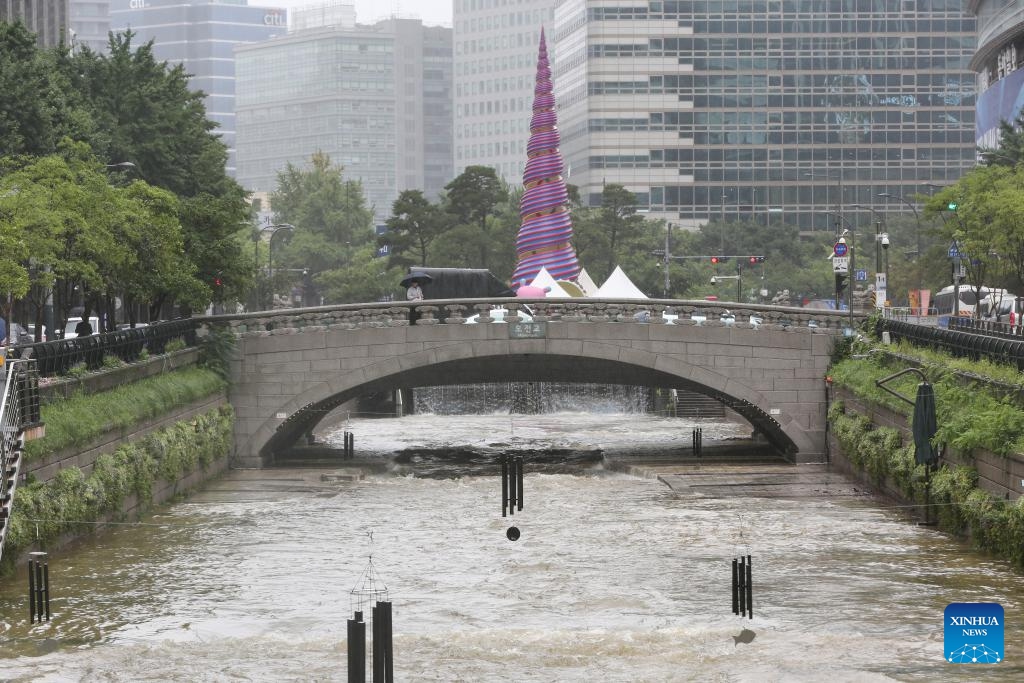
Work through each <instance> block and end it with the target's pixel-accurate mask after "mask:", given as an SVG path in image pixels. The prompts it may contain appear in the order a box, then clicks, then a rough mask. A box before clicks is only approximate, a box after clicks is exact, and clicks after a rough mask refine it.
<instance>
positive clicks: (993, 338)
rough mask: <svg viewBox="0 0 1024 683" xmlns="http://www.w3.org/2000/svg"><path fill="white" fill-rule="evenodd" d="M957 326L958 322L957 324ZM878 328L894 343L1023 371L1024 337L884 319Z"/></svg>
mask: <svg viewBox="0 0 1024 683" xmlns="http://www.w3.org/2000/svg"><path fill="white" fill-rule="evenodd" d="M966 322H971V321H969V320H968V321H966ZM959 324H960V321H957V323H956V325H957V326H958V325H959ZM881 329H882V330H886V331H888V332H889V335H890V336H891V337H892V338H893V341H896V340H899V339H906V340H907V341H909V342H911V343H912V344H914V345H916V346H925V347H930V348H934V349H941V350H943V351H946V352H948V353H950V354H952V355H954V356H959V357H961V358H970V359H971V360H979V359H981V358H987V359H988V360H992V361H995V362H997V363H1005V364H1007V365H1013V366H1015V367H1016V368H1017V370H1019V371H1024V337H1019V336H1017V337H1002V336H997V335H992V334H987V333H985V332H984V331H982V330H978V329H960V328H959V327H953V324H951V327H950V328H942V327H928V326H924V325H915V324H913V323H909V322H903V321H900V320H883V321H881Z"/></svg>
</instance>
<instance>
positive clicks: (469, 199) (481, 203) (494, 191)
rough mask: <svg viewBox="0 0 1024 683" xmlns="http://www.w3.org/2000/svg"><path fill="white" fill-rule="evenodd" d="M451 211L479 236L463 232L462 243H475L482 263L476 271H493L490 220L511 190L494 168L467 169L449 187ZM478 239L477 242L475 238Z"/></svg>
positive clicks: (448, 195)
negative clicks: (485, 269) (488, 269)
mask: <svg viewBox="0 0 1024 683" xmlns="http://www.w3.org/2000/svg"><path fill="white" fill-rule="evenodd" d="M444 189H445V190H447V195H446V200H447V210H448V212H449V213H450V214H451V215H452V216H454V217H455V218H456V220H457V221H458V222H459V224H461V225H462V226H475V227H476V230H477V234H476V235H475V236H474V235H472V233H471V232H470V231H466V230H461V231H459V233H460V234H459V237H460V239H459V243H460V244H468V243H472V244H474V245H475V247H476V252H477V254H476V256H477V258H478V259H479V260H478V261H477V262H476V263H475V264H467V265H471V266H472V267H476V268H488V267H490V253H491V249H490V247H491V244H492V242H491V235H490V234H489V230H488V218H490V217H491V216H492V215H493V212H494V211H495V209H496V208H497V207H498V205H499V204H500V203H502V202H504V201H506V200H507V199H508V187H507V186H506V185H505V183H504V182H503V181H502V180H501V179H500V178H498V174H497V173H496V172H495V171H494V169H493V168H491V167H490V166H467V167H466V170H464V171H463V172H462V173H461V174H459V176H458V177H457V178H455V179H454V180H452V181H451V182H450V183H448V184H447V185H445V188H444ZM474 237H475V238H474Z"/></svg>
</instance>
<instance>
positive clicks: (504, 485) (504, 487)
mask: <svg viewBox="0 0 1024 683" xmlns="http://www.w3.org/2000/svg"><path fill="white" fill-rule="evenodd" d="M507 515H508V459H507V458H506V457H505V456H504V455H503V456H501V516H502V517H506V516H507Z"/></svg>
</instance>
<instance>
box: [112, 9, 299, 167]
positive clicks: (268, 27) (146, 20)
mask: <svg viewBox="0 0 1024 683" xmlns="http://www.w3.org/2000/svg"><path fill="white" fill-rule="evenodd" d="M110 25H111V29H112V30H113V31H115V32H119V33H120V32H123V31H125V29H128V28H130V29H131V30H132V31H133V32H135V33H136V34H137V35H136V37H135V38H133V39H132V44H133V45H142V44H144V43H146V42H148V41H150V40H152V41H153V54H154V56H155V57H156V58H157V59H158V60H166V61H168V62H170V63H171V64H179V63H180V64H183V65H184V67H185V71H186V72H187V73H189V74H190V75H191V78H190V79H189V87H191V88H192V89H193V90H201V91H203V92H204V93H205V94H206V99H205V104H206V115H207V118H209V119H210V120H211V121H216V122H217V123H218V124H219V125H220V127H219V128H218V129H217V132H218V133H219V134H220V135H221V137H222V139H223V141H224V143H225V144H226V145H227V147H228V164H227V171H228V173H229V174H231V175H235V55H234V47H235V46H236V45H244V44H246V43H253V42H257V41H262V40H268V39H270V38H272V37H274V36H276V35H283V34H284V33H285V32H286V31H287V27H288V14H287V12H286V11H285V10H283V9H275V8H270V7H250V6H249V5H248V4H246V0H190V1H187V2H186V1H184V0H111V11H110Z"/></svg>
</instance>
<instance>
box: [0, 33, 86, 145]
mask: <svg viewBox="0 0 1024 683" xmlns="http://www.w3.org/2000/svg"><path fill="white" fill-rule="evenodd" d="M65 63H66V53H63V52H61V51H60V50H56V49H55V50H45V51H41V50H38V49H37V48H36V38H35V35H33V34H32V33H31V32H29V31H28V29H26V28H25V26H24V25H23V24H22V23H20V22H16V23H13V24H7V23H0V93H3V103H2V104H0V151H2V153H3V154H4V155H7V156H17V155H22V154H27V155H32V156H45V155H47V154H53V153H54V152H56V151H57V145H58V143H59V141H60V140H61V138H63V137H64V136H66V135H71V136H73V137H76V138H79V139H80V138H83V137H85V136H86V135H87V133H88V132H89V131H91V129H92V121H91V119H90V118H89V116H88V115H87V113H86V112H85V111H84V110H83V109H79V108H77V105H76V102H77V92H76V91H75V90H74V88H73V87H71V84H70V83H69V82H68V80H67V79H66V77H65V73H66V71H65V69H64V68H63V67H64V64H65Z"/></svg>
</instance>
